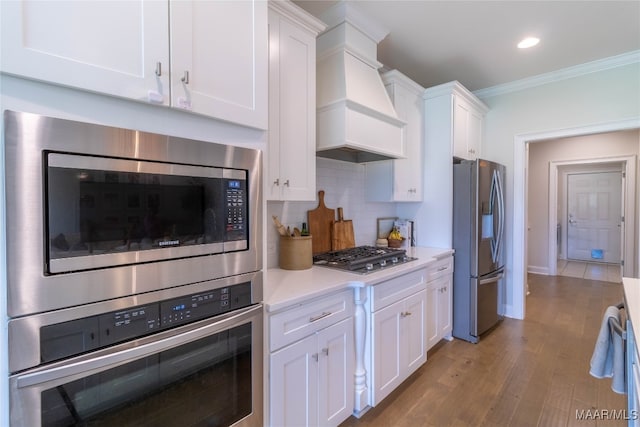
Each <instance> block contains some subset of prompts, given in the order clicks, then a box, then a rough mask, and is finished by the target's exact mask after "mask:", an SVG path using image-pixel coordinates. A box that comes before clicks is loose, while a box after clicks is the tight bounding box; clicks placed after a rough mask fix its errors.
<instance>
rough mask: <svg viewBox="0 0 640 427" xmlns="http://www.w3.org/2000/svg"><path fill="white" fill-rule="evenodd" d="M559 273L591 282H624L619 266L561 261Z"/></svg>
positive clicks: (559, 262)
mask: <svg viewBox="0 0 640 427" xmlns="http://www.w3.org/2000/svg"><path fill="white" fill-rule="evenodd" d="M557 273H558V276H568V277H580V278H583V279H590V280H604V281H606V282H617V283H620V282H622V277H621V274H620V266H619V265H617V264H603V263H597V262H584V261H572V260H566V259H559V260H558V269H557Z"/></svg>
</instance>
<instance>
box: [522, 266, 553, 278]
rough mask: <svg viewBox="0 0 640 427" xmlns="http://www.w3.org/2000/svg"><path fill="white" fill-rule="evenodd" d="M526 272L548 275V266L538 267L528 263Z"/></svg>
mask: <svg viewBox="0 0 640 427" xmlns="http://www.w3.org/2000/svg"><path fill="white" fill-rule="evenodd" d="M527 273H532V274H542V275H543V276H548V275H549V267H546V266H545V267H540V266H536V265H530V266H528V267H527Z"/></svg>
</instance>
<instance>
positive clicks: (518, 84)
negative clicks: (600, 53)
mask: <svg viewBox="0 0 640 427" xmlns="http://www.w3.org/2000/svg"><path fill="white" fill-rule="evenodd" d="M638 62H640V50H635V51H631V52H626V53H623V54H621V55H617V56H612V57H609V58H603V59H599V60H597V61H592V62H587V63H584V64H580V65H575V66H573V67H568V68H563V69H561V70H557V71H552V72H549V73H544V74H539V75H537V76H533V77H527V78H524V79H520V80H515V81H512V82H509V83H504V84H501V85H496V86H492V87H488V88H485V89H480V90H476V91H474V92H473V94H474V95H475V96H477V97H478V98H480V99H486V98H490V97H492V96H498V95H504V94H507V93H511V92H517V91H519V90H523V89H530V88H533V87H536V86H541V85H545V84H548V83H553V82H557V81H561V80H566V79H571V78H574V77H578V76H582V75H585V74H590V73H596V72H599V71H604V70H609V69H611V68H617V67H623V66H625V65H630V64H635V63H638Z"/></svg>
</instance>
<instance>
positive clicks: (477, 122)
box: [467, 109, 483, 159]
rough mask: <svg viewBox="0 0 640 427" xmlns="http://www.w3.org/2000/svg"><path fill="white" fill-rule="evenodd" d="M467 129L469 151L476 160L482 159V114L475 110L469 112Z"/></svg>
mask: <svg viewBox="0 0 640 427" xmlns="http://www.w3.org/2000/svg"><path fill="white" fill-rule="evenodd" d="M467 121H468V129H467V151H468V152H469V153H470V156H471V157H472V158H474V159H478V158H480V145H481V143H482V121H483V118H482V114H480V113H479V112H477V111H476V110H474V109H471V110H469V118H468V120H467Z"/></svg>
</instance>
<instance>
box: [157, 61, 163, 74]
mask: <svg viewBox="0 0 640 427" xmlns="http://www.w3.org/2000/svg"><path fill="white" fill-rule="evenodd" d="M161 75H162V62H156V76H158V77H160V76H161Z"/></svg>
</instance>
